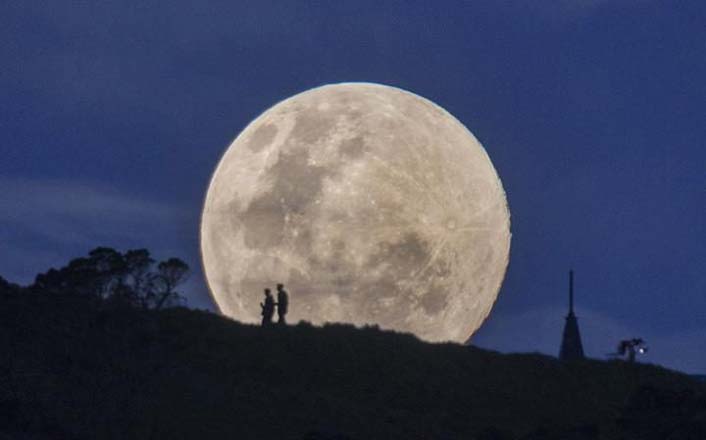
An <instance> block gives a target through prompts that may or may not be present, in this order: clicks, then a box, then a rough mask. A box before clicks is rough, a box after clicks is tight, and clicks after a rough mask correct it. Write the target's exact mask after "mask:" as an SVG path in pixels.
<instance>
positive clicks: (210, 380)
mask: <svg viewBox="0 0 706 440" xmlns="http://www.w3.org/2000/svg"><path fill="white" fill-rule="evenodd" d="M128 253H129V252H128ZM150 260H151V259H150V258H149V254H148V253H145V252H143V251H140V252H138V253H135V254H131V255H130V256H129V257H128V256H127V254H121V253H119V252H114V251H112V250H109V249H106V248H100V250H99V251H98V252H92V253H91V254H89V256H88V257H85V258H83V259H77V260H72V262H70V263H69V265H67V266H66V267H64V268H61V269H58V270H50V271H48V272H46V273H44V274H42V275H40V276H38V277H37V280H36V282H35V283H33V285H32V286H29V287H25V288H21V287H19V286H16V285H12V284H11V283H9V282H7V281H4V280H0V353H2V354H3V355H2V356H0V414H1V415H0V438H4V437H7V438H19V439H21V438H27V439H30V438H32V439H58V438H71V439H84V438H85V439H95V438H106V439H111V438H114V439H125V438H135V439H140V438H177V439H178V438H198V439H208V438H217V439H222V438H239V439H282V438H284V439H304V438H322V439H324V438H325V439H334V438H336V439H376V438H400V439H422V438H433V439H445V438H447V439H485V440H490V439H503V440H504V439H523V438H524V439H530V438H535V439H539V438H543V439H550V438H557V439H558V438H562V439H564V438H568V439H571V438H575V439H579V438H581V439H584V438H585V439H587V438H606V439H613V438H615V439H622V438H640V437H637V436H635V435H633V433H642V432H643V431H642V430H643V424H653V425H650V426H657V428H655V429H658V432H660V433H666V435H672V437H664V438H692V437H674V435H677V434H679V435H686V434H684V430H685V429H686V430H687V431H686V432H687V433H688V432H691V431H695V432H699V431H696V430H698V429H701V427H702V426H703V423H702V421H703V420H704V408H703V407H704V404H703V402H704V386H703V384H701V383H700V382H697V381H694V380H692V379H691V378H689V377H687V376H685V375H682V374H678V373H675V372H671V371H668V370H665V369H662V368H659V367H655V366H650V365H629V364H626V363H623V362H600V361H591V360H586V361H582V362H573V363H562V362H558V361H557V360H555V359H554V358H550V357H548V356H542V355H537V354H513V355H501V354H498V353H495V352H492V351H486V350H480V349H477V348H474V347H468V346H461V345H457V344H450V343H449V344H427V343H423V342H421V341H419V340H418V339H417V338H415V337H414V336H412V335H409V334H398V333H394V332H389V331H383V330H380V329H378V328H376V327H372V326H371V327H365V328H355V327H354V326H351V325H344V324H327V325H325V326H323V327H314V326H312V325H311V324H309V323H306V322H300V323H298V324H297V325H293V326H282V327H280V326H271V327H267V328H262V327H260V326H255V325H245V324H240V323H237V322H234V321H232V320H229V319H226V318H223V317H221V316H218V315H216V314H213V313H209V312H204V311H197V310H189V309H186V308H183V307H169V308H164V307H163V306H161V307H160V306H158V305H157V304H158V303H157V302H155V300H154V299H153V298H156V297H150V296H149V295H147V294H146V293H145V292H149V291H150V290H149V289H152V288H155V287H153V286H152V285H151V283H150V280H151V279H152V275H150V274H160V272H159V268H157V270H156V271H155V269H154V262H151V261H150ZM128 262H129V264H128ZM171 267H175V268H177V269H175V272H176V274H175V275H174V276H173V277H172V278H170V279H171V280H180V279H183V273H184V271H183V270H182V269H178V268H179V267H181V268H183V266H179V265H174V266H171ZM179 274H181V275H179ZM177 275H179V276H177ZM147 286H149V287H147ZM175 286H176V284H174V285H172V286H171V287H170V288H165V287H164V286H159V287H156V288H157V289H160V290H158V291H160V292H167V291H169V292H172V293H173V292H175V290H174V287H175ZM121 289H125V290H124V291H123V290H121ZM170 294H171V293H170ZM254 294H257V292H254ZM255 313H256V311H255ZM645 390H652V391H645ZM645 393H647V394H645ZM684 393H686V394H684ZM655 396H656V397H655ZM664 396H667V397H664ZM673 396H688V398H685V399H681V398H680V399H676V398H673ZM660 402H661V403H660ZM665 408H669V409H668V410H665ZM663 414H664V417H663ZM699 423H701V424H699ZM680 426H681V428H680ZM684 426H686V428H684ZM679 429H681V431H679ZM670 433H671V434H670ZM3 436H4V437H3ZM644 438H650V437H644ZM700 438H703V437H700Z"/></svg>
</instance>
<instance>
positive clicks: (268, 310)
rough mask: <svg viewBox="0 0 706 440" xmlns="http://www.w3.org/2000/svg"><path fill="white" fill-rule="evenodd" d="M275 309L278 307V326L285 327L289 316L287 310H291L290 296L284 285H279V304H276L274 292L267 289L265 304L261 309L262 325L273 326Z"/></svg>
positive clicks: (261, 304) (261, 305) (262, 304)
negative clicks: (286, 318) (286, 317)
mask: <svg viewBox="0 0 706 440" xmlns="http://www.w3.org/2000/svg"><path fill="white" fill-rule="evenodd" d="M275 307H277V324H280V325H285V324H286V323H287V322H286V321H285V316H286V315H287V310H288V309H289V295H288V294H287V291H286V290H284V285H283V284H277V302H275V300H274V298H273V297H272V291H271V290H270V289H265V302H264V303H260V308H261V309H262V311H261V315H262V325H263V326H266V325H270V324H272V317H273V316H274V314H275Z"/></svg>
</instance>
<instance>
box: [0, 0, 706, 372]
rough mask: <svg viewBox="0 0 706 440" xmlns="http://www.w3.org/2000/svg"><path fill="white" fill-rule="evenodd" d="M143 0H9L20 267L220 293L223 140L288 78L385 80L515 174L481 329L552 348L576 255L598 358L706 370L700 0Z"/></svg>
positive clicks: (5, 52)
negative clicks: (503, 273) (506, 262)
mask: <svg viewBox="0 0 706 440" xmlns="http://www.w3.org/2000/svg"><path fill="white" fill-rule="evenodd" d="M130 3H133V4H135V5H137V6H128V5H129V4H130ZM143 3H147V2H122V1H121V2H117V1H105V2H90V1H71V2H69V1H51V2H32V1H22V2H3V3H2V5H1V6H0V60H2V62H1V63H0V274H1V275H2V276H4V277H5V278H8V279H10V280H14V281H16V282H20V283H28V282H30V281H31V280H32V279H33V276H34V274H36V273H37V272H39V271H43V270H45V269H47V268H48V267H50V266H57V265H61V264H63V263H65V262H66V261H67V260H68V259H69V258H72V257H75V256H78V255H82V254H85V253H86V252H87V251H88V250H89V249H91V248H93V247H95V246H97V245H109V246H114V247H116V248H119V249H122V250H125V249H127V248H132V247H149V248H150V249H152V250H153V252H154V253H155V254H156V256H158V257H167V256H172V255H175V256H179V257H181V258H183V259H185V260H187V261H188V262H189V263H190V264H191V265H192V266H193V267H194V268H195V269H196V272H197V273H196V274H194V276H193V277H192V279H191V281H190V283H189V286H188V287H189V301H190V304H191V305H192V306H194V307H200V308H201V307H208V308H213V305H212V304H211V301H210V299H209V297H208V294H207V291H206V288H205V286H204V283H203V279H202V276H201V274H200V264H199V253H198V221H199V215H200V212H199V211H200V209H201V205H202V200H203V196H204V194H205V191H206V188H207V185H208V182H209V178H210V175H211V172H212V171H213V169H214V168H215V166H216V164H217V162H218V160H219V158H220V156H221V154H222V153H223V151H224V149H225V148H226V147H227V145H228V144H229V143H230V142H231V141H232V139H233V138H234V137H235V136H236V135H237V134H238V133H239V131H240V130H241V129H242V128H244V126H245V125H246V124H247V123H248V122H249V121H250V120H252V119H253V118H254V117H256V116H257V115H258V114H259V113H261V112H262V111H264V110H265V109H267V108H268V107H270V106H271V105H273V104H274V103H276V102H277V101H279V100H281V99H283V98H286V97H288V96H290V95H292V94H295V93H297V92H301V91H303V90H306V89H308V88H311V87H314V86H318V85H321V84H325V83H334V82H341V81H371V82H379V83H383V84H388V85H393V86H397V87H401V88H404V89H408V90H410V91H412V92H415V93H417V94H419V95H422V96H424V97H426V98H429V99H431V100H432V101H434V102H436V103H438V104H439V105H441V106H442V107H444V108H446V109H447V110H448V111H449V112H451V113H452V114H453V115H454V116H456V117H457V118H458V119H459V120H460V121H462V122H463V123H464V124H466V125H467V126H468V127H469V129H471V131H473V133H474V134H475V135H476V136H477V137H478V138H479V139H480V141H481V142H482V143H483V144H484V146H485V148H486V150H487V151H488V154H489V155H490V157H491V159H492V160H493V162H494V164H495V166H496V168H497V170H498V173H499V175H500V177H501V179H502V180H503V184H504V186H505V190H506V191H507V195H508V199H509V204H510V210H511V213H512V232H513V242H512V251H511V260H510V267H509V271H508V274H507V278H506V281H505V284H504V286H503V288H502V291H501V294H500V297H499V300H498V302H497V304H496V307H495V309H494V311H493V312H492V314H491V317H490V318H489V320H488V321H487V322H486V324H485V325H484V326H483V327H482V328H481V330H480V331H479V333H478V334H477V336H476V337H475V338H474V343H476V344H477V345H480V346H483V347H489V348H494V349H497V350H501V351H542V352H547V353H550V354H556V352H557V350H558V346H559V340H560V332H561V327H562V325H563V317H564V315H565V306H566V286H567V278H568V276H567V272H568V270H569V268H572V267H573V268H574V269H575V270H576V293H577V314H578V315H579V325H580V326H581V329H582V331H583V336H584V344H585V346H586V350H587V352H588V354H589V355H590V356H592V357H598V358H602V357H604V356H605V354H606V353H608V352H611V351H613V350H614V346H615V344H616V343H617V341H618V340H619V339H621V338H624V337H632V336H642V337H644V338H646V339H647V340H648V343H649V345H650V346H651V352H650V353H649V354H648V356H647V357H646V358H644V360H646V361H650V362H656V363H660V364H663V365H666V366H670V367H673V368H678V369H683V370H685V371H688V372H706V282H705V281H704V275H705V274H706V239H705V237H706V148H705V145H704V139H705V138H706V123H705V122H706V25H704V23H706V3H704V2H703V1H699V0H697V1H690V2H689V1H673V2H671V1H670V2H666V1H650V0H643V1H639V0H633V1H619V0H615V1H608V0H604V1H600V0H593V1H591V0H585V1H572V0H556V1H548V0H547V1H526V2H520V1H474V2H461V1H458V2H428V1H416V2H408V1H405V2H402V1H396V2H384V4H380V3H382V2H378V1H373V2H367V1H355V2H313V1H312V2H287V1H281V2H267V1H253V2H248V3H245V2H233V1H211V2H207V1H201V2H184V1H174V0H173V1H169V2H149V3H150V5H145V4H143ZM160 3H161V4H160Z"/></svg>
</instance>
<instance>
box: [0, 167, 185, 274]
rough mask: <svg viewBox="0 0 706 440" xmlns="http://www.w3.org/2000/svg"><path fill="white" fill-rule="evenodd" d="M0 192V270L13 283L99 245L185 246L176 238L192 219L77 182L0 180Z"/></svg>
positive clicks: (158, 204) (176, 249)
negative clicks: (0, 263)
mask: <svg viewBox="0 0 706 440" xmlns="http://www.w3.org/2000/svg"><path fill="white" fill-rule="evenodd" d="M0 188H1V189H2V190H1V191H0V212H2V213H3V215H2V217H0V239H1V240H2V242H3V246H2V247H1V248H0V262H2V268H1V270H2V272H3V274H4V276H7V277H8V278H11V279H14V280H16V281H18V282H23V283H26V282H29V281H31V279H32V277H33V276H34V274H36V273H37V272H39V271H43V270H46V269H47V267H48V266H49V265H61V264H64V263H66V262H67V261H68V260H69V259H70V258H73V257H76V256H78V255H82V254H84V253H85V252H87V251H88V250H90V249H91V248H93V247H96V246H99V245H107V246H115V247H118V248H122V247H124V246H131V247H150V248H151V249H152V250H153V251H155V252H177V255H183V254H184V253H185V249H184V248H185V247H188V246H189V244H188V243H184V242H183V240H182V239H180V237H182V236H183V235H185V234H183V231H184V229H185V228H189V227H190V224H191V223H193V219H191V218H190V217H189V215H188V211H187V210H185V209H182V208H181V207H175V206H172V205H169V204H165V203H162V202H158V201H151V200H145V199H143V198H140V197H139V196H136V195H131V194H126V193H123V192H119V191H116V190H114V189H112V188H110V187H108V186H105V185H97V184H93V183H87V182H80V181H67V180H51V179H26V178H25V179H22V178H2V177H0ZM38 264H39V265H41V266H37V265H38Z"/></svg>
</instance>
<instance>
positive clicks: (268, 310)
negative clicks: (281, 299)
mask: <svg viewBox="0 0 706 440" xmlns="http://www.w3.org/2000/svg"><path fill="white" fill-rule="evenodd" d="M260 308H261V309H262V312H261V314H262V325H263V326H266V325H270V324H272V317H273V316H274V314H275V300H274V298H272V293H270V289H265V303H264V304H263V303H260Z"/></svg>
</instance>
